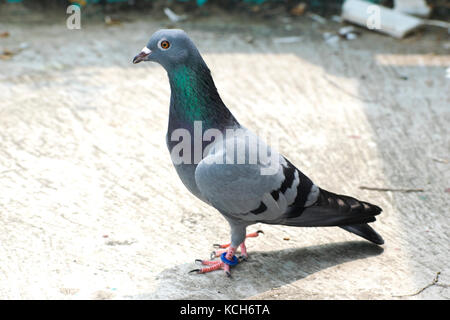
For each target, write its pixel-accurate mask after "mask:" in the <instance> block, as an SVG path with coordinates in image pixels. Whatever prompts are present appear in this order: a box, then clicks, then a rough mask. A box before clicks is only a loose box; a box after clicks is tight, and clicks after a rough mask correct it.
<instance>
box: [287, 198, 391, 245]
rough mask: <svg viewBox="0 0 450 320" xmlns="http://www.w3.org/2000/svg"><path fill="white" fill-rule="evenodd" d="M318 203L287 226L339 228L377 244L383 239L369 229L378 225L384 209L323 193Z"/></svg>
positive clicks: (381, 242) (293, 217)
mask: <svg viewBox="0 0 450 320" xmlns="http://www.w3.org/2000/svg"><path fill="white" fill-rule="evenodd" d="M319 190H320V193H319V196H318V198H317V201H316V202H315V203H314V204H313V205H312V206H310V207H307V208H305V209H304V210H303V211H302V212H301V213H297V214H293V215H292V216H291V217H286V219H285V220H284V221H283V224H286V225H291V226H302V227H327V226H338V227H341V228H343V229H344V230H347V231H349V232H352V233H354V234H356V235H358V236H360V237H363V238H364V239H367V240H369V241H372V242H374V243H376V244H383V243H384V241H383V239H382V238H381V236H380V235H379V234H378V233H376V232H375V230H373V229H372V228H371V227H369V226H368V225H367V223H369V222H374V221H375V220H376V219H375V216H376V215H378V214H380V213H381V211H382V210H381V208H380V207H378V206H376V205H373V204H370V203H368V202H364V201H360V200H357V199H355V198H352V197H349V196H344V195H338V194H334V193H332V192H329V191H326V190H323V189H319Z"/></svg>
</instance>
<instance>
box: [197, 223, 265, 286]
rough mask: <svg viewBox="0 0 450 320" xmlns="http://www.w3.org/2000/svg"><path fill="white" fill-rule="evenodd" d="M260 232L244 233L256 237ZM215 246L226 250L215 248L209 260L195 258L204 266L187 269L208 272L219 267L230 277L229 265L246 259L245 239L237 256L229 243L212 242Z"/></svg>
mask: <svg viewBox="0 0 450 320" xmlns="http://www.w3.org/2000/svg"><path fill="white" fill-rule="evenodd" d="M260 233H262V234H264V232H262V231H261V230H258V231H256V232H253V233H249V234H247V235H246V237H245V238H256V237H258V236H259V234H260ZM214 247H215V248H218V249H225V248H226V250H215V251H213V252H212V253H211V260H201V259H197V260H195V262H197V263H200V264H201V265H204V266H205V267H203V268H200V269H194V270H191V271H189V273H194V272H195V273H208V272H212V271H216V270H219V269H223V270H224V271H225V274H226V275H227V276H228V277H231V272H230V269H231V267H233V266H235V265H237V264H238V263H239V262H241V261H246V260H247V259H248V253H247V247H246V246H245V241H244V242H242V243H241V244H240V246H239V247H240V249H241V255H240V256H239V257H236V256H235V255H234V254H235V253H236V249H237V248H235V247H232V246H231V245H230V244H229V243H228V244H222V245H220V244H214ZM214 258H220V260H212V259H214Z"/></svg>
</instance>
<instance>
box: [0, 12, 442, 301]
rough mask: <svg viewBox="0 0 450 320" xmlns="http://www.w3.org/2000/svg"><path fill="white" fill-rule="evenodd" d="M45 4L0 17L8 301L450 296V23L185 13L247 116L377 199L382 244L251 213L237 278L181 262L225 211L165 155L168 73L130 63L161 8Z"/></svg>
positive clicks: (299, 160)
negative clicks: (52, 8)
mask: <svg viewBox="0 0 450 320" xmlns="http://www.w3.org/2000/svg"><path fill="white" fill-rule="evenodd" d="M27 17H28V18H27ZM44 17H45V16H44V15H41V16H39V15H38V16H37V17H36V15H29V16H27V15H24V16H22V17H20V19H16V20H14V19H13V18H11V17H10V18H11V19H1V20H0V21H1V22H0V33H1V32H4V31H8V32H9V37H6V38H0V50H3V51H4V50H5V49H7V50H9V51H11V52H12V55H13V56H12V57H10V56H7V57H3V59H0V299H80V298H85V299H122V298H125V299H231V298H234V299H246V298H250V299H448V298H450V292H449V289H448V284H449V282H450V268H449V262H450V261H449V249H450V244H449V197H450V190H449V188H450V182H449V181H450V170H449V165H450V164H449V161H450V152H449V150H450V148H449V147H450V140H449V137H450V129H449V125H448V123H449V122H450V107H449V106H450V90H449V84H450V79H448V78H446V68H447V67H448V66H450V55H449V52H448V47H449V39H448V36H447V35H446V31H445V30H444V31H441V30H438V29H434V28H428V29H426V30H424V31H422V32H420V33H418V34H416V35H413V36H411V37H409V38H407V39H405V40H395V39H391V38H389V37H387V36H383V35H379V34H376V33H372V32H368V31H365V30H361V31H362V33H361V35H360V36H359V37H358V39H356V40H353V41H344V40H341V41H340V42H338V43H337V44H335V45H330V44H327V43H326V42H325V41H324V39H323V36H322V33H323V32H327V31H328V32H332V31H335V30H337V28H339V27H340V25H339V24H338V23H336V22H332V21H329V22H328V23H327V24H324V25H322V24H320V23H317V22H314V21H313V20H311V19H309V18H308V17H306V16H304V17H300V18H296V19H293V18H290V19H287V18H285V17H284V18H283V17H280V18H277V19H274V20H270V21H259V20H255V21H253V20H251V19H248V17H242V16H228V15H219V16H216V17H215V18H206V17H205V18H200V19H196V20H193V19H191V20H188V21H186V22H184V23H181V24H180V25H179V27H181V28H183V29H185V30H186V31H187V32H188V33H189V34H190V36H191V37H192V38H193V40H194V41H195V42H196V43H197V45H198V47H199V49H200V51H201V52H202V53H203V54H204V58H205V60H206V62H207V63H208V65H209V67H210V69H211V70H212V73H213V76H214V79H215V81H216V85H217V87H218V89H219V92H220V93H221V95H222V98H223V100H224V102H225V103H226V104H227V105H228V107H229V108H230V109H231V110H232V112H233V113H234V114H235V115H236V116H237V118H238V119H239V120H240V122H241V123H243V124H244V125H246V126H247V127H248V128H250V129H252V130H253V131H256V132H257V133H259V134H261V135H263V136H266V137H271V138H272V139H269V141H270V142H272V141H275V140H274V137H276V138H277V140H276V141H275V142H277V143H278V147H277V148H278V150H279V151H280V152H281V153H283V154H284V155H285V156H286V157H288V158H289V159H290V160H291V161H292V162H294V163H295V164H296V165H297V166H298V167H299V168H300V169H301V170H302V171H303V172H304V173H306V174H307V175H308V176H310V177H311V178H312V179H313V180H314V181H315V182H316V183H317V184H318V185H320V186H321V187H323V188H325V189H329V190H330V191H334V192H338V193H343V194H349V195H352V196H355V197H358V198H360V199H362V200H366V201H370V202H373V203H375V204H378V205H379V206H381V207H382V208H383V209H384V211H383V213H382V215H380V216H379V218H378V221H377V222H376V223H374V224H373V226H374V227H375V228H376V230H377V231H378V232H379V233H380V234H381V235H382V236H383V237H384V239H385V241H386V244H385V245H384V246H382V247H378V246H375V245H372V244H370V243H368V242H366V241H364V240H362V239H360V238H358V237H356V236H354V235H352V234H349V233H346V232H345V231H343V230H341V229H339V228H292V227H283V226H268V225H256V226H253V227H251V228H250V230H249V231H254V230H257V229H262V230H264V232H265V235H263V236H260V237H259V238H257V239H250V240H249V241H248V248H249V252H250V255H251V256H250V260H249V261H248V262H246V263H242V264H240V265H238V266H237V267H235V268H234V269H233V277H232V278H231V279H226V278H225V277H224V274H223V273H222V272H216V273H211V274H207V275H193V274H188V271H189V270H191V269H193V268H196V265H195V264H194V259H196V258H207V257H208V256H209V254H210V252H211V251H212V249H213V248H212V244H213V243H218V242H228V240H229V229H228V225H227V224H226V222H225V220H224V219H223V218H222V216H221V215H220V214H219V213H218V212H216V211H215V210H214V209H212V208H210V207H208V206H206V205H205V204H204V203H202V202H200V201H199V200H197V199H196V198H194V197H193V196H191V195H190V194H189V193H188V192H187V191H186V190H185V189H184V187H183V185H182V184H181V182H180V181H179V180H178V177H177V176H176V174H175V170H174V169H173V168H172V166H171V164H170V159H169V154H168V152H167V150H166V145H165V130H166V126H167V117H168V104H169V84H168V81H167V77H166V74H165V72H164V71H163V69H162V68H161V67H159V66H157V65H156V64H151V63H142V64H139V65H132V64H131V59H132V57H133V56H134V55H135V54H136V53H137V52H138V51H139V50H140V49H141V48H142V47H143V46H144V45H145V44H146V42H147V40H148V38H149V37H150V35H151V34H152V33H153V32H154V31H155V30H157V29H159V28H161V27H164V26H166V25H167V20H166V19H165V18H162V17H152V16H143V15H140V16H139V15H138V16H136V15H134V16H133V17H132V18H129V19H127V21H126V22H123V23H122V24H121V25H117V26H106V25H105V24H103V23H101V22H98V21H93V22H89V21H84V22H83V20H82V29H81V30H68V29H67V28H66V24H65V16H64V14H63V15H62V16H61V17H59V16H57V17H56V18H54V19H53V20H52V19H47V20H45V19H43V18H44ZM27 19H28V20H27ZM18 20H20V22H19V21H18ZM49 20H50V21H49ZM43 21H46V22H43ZM285 36H301V39H300V41H298V42H294V43H280V42H279V41H277V40H276V38H279V37H285ZM0 53H1V51H0ZM7 55H11V54H8V52H7ZM361 186H368V187H383V188H397V189H398V188H400V189H423V191H422V192H402V191H375V190H367V189H362V188H360V187H361ZM437 272H440V278H439V281H438V282H437V284H435V285H432V286H429V287H428V288H426V289H425V290H422V291H421V292H419V291H420V289H421V288H424V287H426V286H427V285H428V284H430V283H431V282H432V281H433V279H434V278H435V276H436V274H437Z"/></svg>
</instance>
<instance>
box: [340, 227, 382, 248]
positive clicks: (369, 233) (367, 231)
mask: <svg viewBox="0 0 450 320" xmlns="http://www.w3.org/2000/svg"><path fill="white" fill-rule="evenodd" d="M341 228H342V229H344V230H346V231H348V232H351V233H354V234H356V235H358V236H360V237H362V238H364V239H366V240H369V241H371V242H373V243H375V244H379V245H381V244H383V243H384V240H383V238H382V237H381V236H380V235H379V234H378V233H377V232H376V231H375V230H373V229H372V228H371V227H370V226H369V225H368V224H367V223H366V224H353V225H348V226H341Z"/></svg>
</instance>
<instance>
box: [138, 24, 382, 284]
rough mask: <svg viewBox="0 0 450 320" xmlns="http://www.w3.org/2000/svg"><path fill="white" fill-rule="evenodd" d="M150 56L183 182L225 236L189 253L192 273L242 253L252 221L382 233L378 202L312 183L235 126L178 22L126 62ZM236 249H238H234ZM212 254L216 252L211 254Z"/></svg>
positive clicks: (368, 235) (221, 265)
mask: <svg viewBox="0 0 450 320" xmlns="http://www.w3.org/2000/svg"><path fill="white" fill-rule="evenodd" d="M142 61H152V62H156V63H158V64H160V65H161V66H162V67H163V68H164V69H165V70H166V72H167V74H168V78H169V83H170V89H171V95H170V110H169V121H168V130H167V135H166V143H167V147H168V149H169V152H170V155H171V160H172V163H173V165H174V167H175V170H176V172H177V174H178V176H179V178H180V179H181V181H182V182H183V184H184V185H185V187H186V188H187V189H188V190H189V191H190V192H191V193H192V194H193V195H194V196H196V197H197V198H199V199H200V200H202V201H204V202H206V203H207V204H209V205H210V206H212V207H214V208H215V209H217V210H218V211H219V212H220V213H221V214H222V215H223V216H224V218H225V220H226V221H227V222H228V224H229V226H230V229H231V242H230V243H228V244H223V245H215V246H216V247H219V248H221V249H223V250H217V251H215V252H214V256H212V257H211V258H212V259H211V260H199V259H198V260H196V261H197V262H199V263H200V264H201V265H202V267H201V268H199V269H194V270H192V272H194V273H207V272H211V271H214V270H219V269H223V270H224V271H225V274H226V275H228V276H230V275H231V273H230V269H231V267H233V266H235V265H236V264H238V263H239V262H241V261H244V260H247V259H248V253H247V249H246V246H245V240H246V238H249V237H257V236H258V235H259V234H261V233H263V232H262V231H261V230H258V231H257V232H253V233H249V234H246V230H247V227H248V226H251V225H254V224H256V223H263V224H270V225H286V226H295V227H330V226H337V227H340V228H342V229H344V230H346V231H348V232H351V233H353V234H356V235H358V236H360V237H362V238H364V239H366V240H369V241H371V242H373V243H375V244H377V245H382V244H383V243H384V240H383V238H382V237H381V236H380V235H379V234H378V233H377V232H376V231H375V230H374V229H373V228H371V227H370V226H369V225H368V223H370V222H374V221H375V216H377V215H378V214H380V213H381V211H382V209H381V208H380V207H378V206H376V205H374V204H370V203H368V202H364V201H360V200H357V199H355V198H353V197H350V196H346V195H340V194H335V193H332V192H329V191H327V190H324V189H322V188H320V187H319V186H317V185H316V184H315V183H314V182H313V181H312V180H311V179H310V178H308V177H307V176H306V175H305V174H303V173H302V172H301V171H300V170H299V169H298V168H297V167H296V166H295V165H294V164H293V163H292V162H291V161H289V160H288V159H287V158H286V157H284V156H283V155H281V154H279V153H278V152H277V151H276V150H274V149H272V148H271V147H270V146H268V145H267V144H266V143H265V142H264V141H263V140H262V139H261V138H260V137H258V136H257V135H256V134H255V133H253V132H252V131H251V130H249V129H247V128H246V127H244V126H243V125H241V124H240V123H239V122H238V120H237V119H236V118H235V117H234V116H233V114H232V113H231V111H230V110H229V109H228V108H227V107H226V106H225V104H224V103H223V101H222V99H221V98H220V96H219V93H218V91H217V88H216V86H215V84H214V81H213V78H212V76H211V72H210V70H209V68H208V66H207V65H206V63H205V61H204V60H203V58H202V56H201V54H200V52H199V51H198V49H197V47H196V46H195V44H194V43H193V41H192V40H191V39H190V38H189V36H188V35H187V34H186V33H185V32H184V31H183V30H179V29H162V30H159V31H157V32H155V33H154V34H153V35H152V36H151V38H150V40H149V42H148V43H147V45H146V46H145V47H144V48H143V49H142V50H141V51H140V52H139V53H138V54H137V55H136V56H135V57H134V59H133V63H134V64H137V63H139V62H142ZM238 249H240V252H241V254H240V256H239V257H238V256H236V253H237V250H238ZM215 258H219V259H215Z"/></svg>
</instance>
